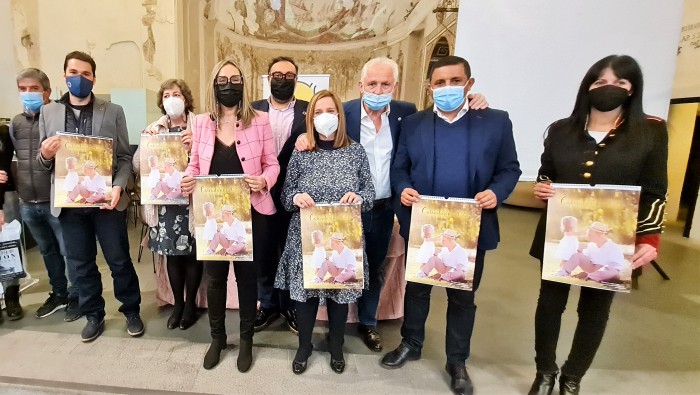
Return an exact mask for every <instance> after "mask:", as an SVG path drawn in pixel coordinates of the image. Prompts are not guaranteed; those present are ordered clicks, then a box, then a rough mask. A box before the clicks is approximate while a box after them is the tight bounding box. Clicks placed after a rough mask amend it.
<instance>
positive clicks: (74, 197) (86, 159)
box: [54, 133, 113, 207]
mask: <svg viewBox="0 0 700 395" xmlns="http://www.w3.org/2000/svg"><path fill="white" fill-rule="evenodd" d="M56 135H57V136H59V138H60V141H61V147H60V148H59V149H58V152H56V159H55V162H54V167H55V173H54V206H56V207H99V206H102V205H105V204H109V203H110V202H111V201H112V155H113V152H112V139H111V138H106V137H92V136H83V135H79V134H70V133H57V134H56Z"/></svg>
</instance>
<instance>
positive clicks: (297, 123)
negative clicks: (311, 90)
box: [251, 99, 309, 213]
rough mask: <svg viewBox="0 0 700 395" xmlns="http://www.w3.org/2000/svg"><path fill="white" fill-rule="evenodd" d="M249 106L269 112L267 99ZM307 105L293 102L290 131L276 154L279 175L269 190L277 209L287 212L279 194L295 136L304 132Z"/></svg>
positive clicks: (304, 102)
mask: <svg viewBox="0 0 700 395" xmlns="http://www.w3.org/2000/svg"><path fill="white" fill-rule="evenodd" d="M251 106H252V107H253V108H254V109H255V110H257V111H262V112H270V102H269V101H268V100H266V99H265V100H257V101H254V102H253V103H251ZM308 107H309V102H307V101H305V100H299V99H297V100H296V102H295V103H294V120H293V121H292V133H291V134H290V135H289V138H288V139H287V141H286V142H285V143H284V145H283V146H282V150H281V151H280V154H279V155H278V156H277V161H278V162H279V164H280V175H279V176H278V177H277V182H276V183H275V185H274V186H273V187H272V190H270V194H272V200H273V201H274V202H275V206H276V207H277V211H281V212H285V213H286V212H287V210H285V209H284V207H283V206H282V204H281V202H280V194H281V193H282V186H283V185H284V180H285V179H286V178H287V165H288V164H289V159H290V158H291V157H292V152H293V151H294V143H296V141H297V137H299V136H300V135H302V134H304V133H306V109H307V108H308Z"/></svg>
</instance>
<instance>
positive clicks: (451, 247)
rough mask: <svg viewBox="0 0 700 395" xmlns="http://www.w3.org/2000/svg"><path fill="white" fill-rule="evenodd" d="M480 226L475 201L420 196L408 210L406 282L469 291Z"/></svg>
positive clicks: (478, 212) (479, 209)
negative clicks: (409, 211) (408, 229)
mask: <svg viewBox="0 0 700 395" xmlns="http://www.w3.org/2000/svg"><path fill="white" fill-rule="evenodd" d="M480 226H481V208H480V207H479V206H478V205H477V203H476V201H475V200H473V199H459V198H442V197H434V196H421V198H420V201H419V202H417V203H414V204H413V208H412V210H411V228H410V233H409V238H408V251H407V254H406V281H412V282H417V283H423V284H429V285H436V286H439V287H446V288H455V289H461V290H467V291H471V290H472V285H473V280H474V264H475V260H476V247H477V242H478V240H479V228H480Z"/></svg>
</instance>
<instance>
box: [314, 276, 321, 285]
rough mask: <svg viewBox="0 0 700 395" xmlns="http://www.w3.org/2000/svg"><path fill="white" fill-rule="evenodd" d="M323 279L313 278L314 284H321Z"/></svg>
mask: <svg viewBox="0 0 700 395" xmlns="http://www.w3.org/2000/svg"><path fill="white" fill-rule="evenodd" d="M322 282H323V279H322V278H321V277H314V284H319V283H322Z"/></svg>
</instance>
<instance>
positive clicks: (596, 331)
mask: <svg viewBox="0 0 700 395" xmlns="http://www.w3.org/2000/svg"><path fill="white" fill-rule="evenodd" d="M570 288H571V286H570V285H568V284H561V283H557V282H553V281H546V280H542V281H541V283H540V296H539V299H538V301H537V312H536V313H535V353H536V356H535V363H536V365H537V371H539V372H556V371H558V370H559V368H558V367H557V361H556V359H557V342H558V340H559V330H560V328H561V315H562V313H564V309H566V302H567V300H568V299H569V289H570ZM580 289H581V296H580V298H579V301H578V309H577V311H578V324H577V325H576V332H574V341H573V343H572V345H571V351H570V352H569V357H568V358H567V360H566V362H565V363H564V365H563V366H562V368H561V373H562V374H565V375H567V376H569V377H574V378H578V379H580V378H582V377H583V375H584V374H586V371H587V370H588V368H589V367H590V366H591V363H592V362H593V358H594V357H595V354H596V352H597V351H598V347H599V346H600V343H601V341H602V340H603V334H604V333H605V327H606V326H607V323H608V316H609V315H610V305H611V304H612V301H613V297H614V296H615V293H614V292H611V291H605V290H601V289H595V288H586V287H580Z"/></svg>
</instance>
